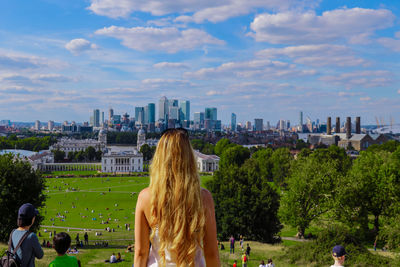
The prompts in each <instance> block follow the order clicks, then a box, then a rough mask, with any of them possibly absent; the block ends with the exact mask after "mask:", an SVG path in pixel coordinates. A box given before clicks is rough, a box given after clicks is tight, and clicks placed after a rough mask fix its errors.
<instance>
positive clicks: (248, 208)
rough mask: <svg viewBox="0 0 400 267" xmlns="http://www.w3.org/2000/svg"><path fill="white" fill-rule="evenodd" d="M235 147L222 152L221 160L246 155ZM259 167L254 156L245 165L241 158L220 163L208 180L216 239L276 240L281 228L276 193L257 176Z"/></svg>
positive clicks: (277, 195)
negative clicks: (215, 221) (219, 166)
mask: <svg viewBox="0 0 400 267" xmlns="http://www.w3.org/2000/svg"><path fill="white" fill-rule="evenodd" d="M238 147H240V146H238ZM238 147H234V148H229V149H228V150H227V151H225V152H224V153H223V154H222V156H221V161H224V160H225V159H224V157H230V156H231V155H229V154H233V153H235V152H236V153H237V154H238V157H233V158H234V159H238V158H239V156H240V155H242V154H246V152H244V150H243V151H241V150H240V149H238ZM247 153H249V152H248V151H247ZM239 165H241V167H240V166H239ZM258 168H259V166H258V162H257V161H256V160H254V159H248V160H247V161H246V162H245V163H244V164H243V163H242V160H233V161H232V164H230V165H222V167H221V169H220V170H219V171H217V172H216V173H215V174H214V179H212V180H210V181H209V182H208V184H207V188H209V190H210V191H211V192H212V194H213V197H214V201H215V212H216V219H217V230H218V235H219V238H222V239H227V238H228V237H229V236H230V235H232V234H233V235H239V234H242V235H245V236H246V237H247V238H249V239H252V240H259V241H263V242H274V241H276V235H277V233H278V232H279V231H280V229H281V227H282V226H281V224H280V222H279V219H278V217H277V211H278V209H279V194H278V193H277V192H276V191H275V190H274V189H273V188H272V187H271V186H270V185H269V184H268V183H267V182H266V181H265V180H264V179H262V178H261V177H260V175H259V169H258Z"/></svg>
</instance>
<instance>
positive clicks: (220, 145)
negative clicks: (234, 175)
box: [214, 138, 235, 156]
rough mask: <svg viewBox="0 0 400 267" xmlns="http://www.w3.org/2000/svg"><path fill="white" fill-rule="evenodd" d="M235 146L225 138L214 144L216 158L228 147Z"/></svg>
mask: <svg viewBox="0 0 400 267" xmlns="http://www.w3.org/2000/svg"><path fill="white" fill-rule="evenodd" d="M232 146H235V144H232V143H231V141H229V139H227V138H222V139H220V140H219V141H218V142H217V143H216V144H215V148H214V151H215V154H216V155H217V156H221V155H222V153H223V152H224V151H225V150H226V149H227V148H229V147H232Z"/></svg>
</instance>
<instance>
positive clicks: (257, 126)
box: [254, 119, 264, 132]
mask: <svg viewBox="0 0 400 267" xmlns="http://www.w3.org/2000/svg"><path fill="white" fill-rule="evenodd" d="M263 124H264V123H263V119H254V130H255V131H257V132H258V131H262V130H263V127H264V126H263Z"/></svg>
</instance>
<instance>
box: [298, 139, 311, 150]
mask: <svg viewBox="0 0 400 267" xmlns="http://www.w3.org/2000/svg"><path fill="white" fill-rule="evenodd" d="M308 147H309V145H308V144H307V143H306V142H304V140H303V139H297V141H296V150H302V149H304V148H308Z"/></svg>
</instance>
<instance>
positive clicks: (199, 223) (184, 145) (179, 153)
mask: <svg viewBox="0 0 400 267" xmlns="http://www.w3.org/2000/svg"><path fill="white" fill-rule="evenodd" d="M135 214H136V216H135V245H134V246H130V247H128V251H132V250H133V249H134V251H135V256H134V266H136V267H142V266H148V267H158V266H196V267H205V266H213V267H214V266H215V267H218V266H221V263H220V259H219V252H218V250H219V243H218V241H217V231H216V221H215V211H214V201H213V198H212V196H211V194H210V192H209V191H207V190H206V189H203V188H201V187H200V179H199V174H198V171H197V164H196V160H195V156H194V153H193V149H192V147H191V144H190V141H189V134H188V132H187V131H186V130H185V129H183V128H178V129H168V130H166V131H165V132H164V133H163V134H162V136H161V139H160V140H159V142H158V145H157V149H156V152H155V154H154V157H153V160H152V164H151V169H150V185H149V187H147V188H145V189H143V190H142V191H141V192H140V194H139V196H138V200H137V203H136V211H135ZM37 215H38V210H37V209H35V207H34V206H33V205H32V204H29V203H27V204H23V205H22V206H21V207H20V209H19V212H18V228H17V229H15V230H13V231H12V233H11V234H10V240H9V248H8V252H7V253H6V256H4V257H3V258H2V259H1V260H2V265H4V263H5V261H7V262H9V261H10V260H15V261H18V262H19V263H20V266H22V267H32V266H35V258H38V259H41V258H43V255H44V253H43V249H42V247H41V245H40V243H39V239H38V237H37V236H36V234H35V233H33V232H30V231H29V230H30V228H31V227H32V225H33V223H34V222H35V218H36V216H37ZM128 227H129V225H125V228H126V229H128ZM84 239H85V244H89V240H88V236H87V233H85V236H84ZM75 241H76V245H77V246H76V247H78V245H81V244H82V240H80V238H79V234H77V235H76V237H75ZM48 244H49V241H48V242H47V243H46V246H47V245H48ZM229 244H230V253H233V254H234V253H235V239H234V237H233V236H231V238H230V239H229ZM52 247H53V248H54V249H55V251H56V254H57V256H56V257H55V259H54V260H53V261H52V262H51V263H50V265H49V266H50V267H62V266H69V267H76V266H80V262H79V261H78V260H77V258H76V257H75V256H71V255H68V253H67V252H68V251H71V250H70V247H71V237H70V236H69V235H68V234H67V233H65V232H60V233H55V232H54V237H53V242H52ZM240 247H241V249H242V252H243V255H242V265H241V266H242V267H247V264H248V262H249V260H250V255H251V247H250V245H249V244H247V246H246V248H244V237H243V236H241V237H240ZM220 248H221V249H224V247H223V244H222V243H221V245H220ZM72 252H77V253H78V252H79V251H78V250H77V249H76V251H75V249H74V250H73V251H72ZM345 255H346V251H345V249H344V247H342V246H335V247H334V248H333V250H332V257H333V259H334V261H335V263H334V265H332V266H336V267H337V266H343V264H344V261H345ZM120 261H123V259H122V258H121V254H120V253H118V254H117V255H115V253H113V254H112V255H111V257H110V259H109V260H106V262H109V263H117V262H120ZM7 262H6V263H7ZM6 266H8V265H6ZM233 266H234V267H237V261H235V262H234V264H233ZM259 266H260V267H265V266H268V267H271V266H275V265H274V263H273V262H272V259H269V260H268V263H267V264H266V265H265V263H264V261H261V262H260V265H259Z"/></svg>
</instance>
